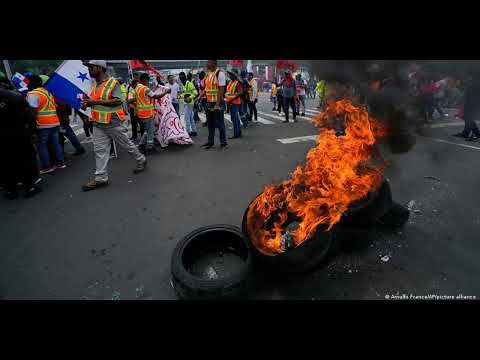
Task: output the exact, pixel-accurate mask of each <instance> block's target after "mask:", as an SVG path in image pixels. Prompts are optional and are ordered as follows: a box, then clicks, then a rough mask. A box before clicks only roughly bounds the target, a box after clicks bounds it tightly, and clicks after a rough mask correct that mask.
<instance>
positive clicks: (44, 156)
mask: <svg viewBox="0 0 480 360" xmlns="http://www.w3.org/2000/svg"><path fill="white" fill-rule="evenodd" d="M59 128H60V127H59V126H55V127H52V128H47V129H38V137H39V139H40V142H39V143H38V144H37V150H38V156H39V157H40V163H41V164H42V169H47V168H49V167H50V166H51V165H53V161H52V162H50V156H49V155H48V146H47V143H48V141H49V140H50V141H51V142H52V145H53V149H54V151H55V157H56V160H57V161H58V162H63V151H62V147H61V146H60V142H59V141H58V129H59Z"/></svg>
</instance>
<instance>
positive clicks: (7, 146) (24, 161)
mask: <svg viewBox="0 0 480 360" xmlns="http://www.w3.org/2000/svg"><path fill="white" fill-rule="evenodd" d="M35 130H36V122H35V118H34V116H33V114H32V111H31V109H30V106H29V104H28V103H27V101H26V100H25V98H24V97H23V96H22V95H20V94H19V93H17V92H15V91H13V87H12V86H11V85H10V83H9V81H8V79H7V77H6V76H5V75H4V74H3V73H2V72H0V162H1V163H2V166H3V167H4V169H5V170H4V171H2V172H1V179H0V182H1V183H2V184H4V186H5V191H6V192H5V197H6V198H7V199H11V200H13V199H15V198H17V197H18V191H17V183H18V182H21V183H22V184H23V187H24V189H25V197H27V198H29V197H32V196H34V195H35V194H37V193H38V192H39V191H40V188H39V187H38V186H37V184H38V183H40V182H41V181H42V179H41V178H39V172H38V166H37V159H36V154H35V149H34V147H33V144H32V138H34V137H35Z"/></svg>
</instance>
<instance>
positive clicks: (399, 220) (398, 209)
mask: <svg viewBox="0 0 480 360" xmlns="http://www.w3.org/2000/svg"><path fill="white" fill-rule="evenodd" d="M409 217H410V210H408V208H406V207H405V206H402V205H400V204H398V203H395V202H394V203H393V205H392V206H391V208H390V210H389V211H388V212H387V213H386V214H385V215H383V216H382V217H380V218H379V219H378V222H379V223H380V224H381V225H384V226H388V227H392V228H398V227H402V226H403V225H405V224H406V222H407V221H408V219H409Z"/></svg>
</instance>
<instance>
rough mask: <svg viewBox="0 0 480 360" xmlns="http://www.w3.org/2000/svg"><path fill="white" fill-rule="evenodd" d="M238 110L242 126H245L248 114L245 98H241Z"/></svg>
mask: <svg viewBox="0 0 480 360" xmlns="http://www.w3.org/2000/svg"><path fill="white" fill-rule="evenodd" d="M238 112H239V114H240V119H241V120H242V123H243V126H244V127H247V124H248V116H249V115H248V104H247V101H246V100H243V99H242V101H241V103H240V107H239V109H238Z"/></svg>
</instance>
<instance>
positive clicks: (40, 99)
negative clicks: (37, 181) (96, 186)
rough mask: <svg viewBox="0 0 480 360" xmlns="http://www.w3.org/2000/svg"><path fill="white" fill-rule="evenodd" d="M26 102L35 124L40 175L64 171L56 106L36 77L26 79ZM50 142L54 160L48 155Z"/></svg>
mask: <svg viewBox="0 0 480 360" xmlns="http://www.w3.org/2000/svg"><path fill="white" fill-rule="evenodd" d="M28 81H29V82H28V89H29V90H30V91H29V92H28V94H27V101H28V103H29V105H30V107H31V108H32V112H33V115H34V116H35V119H36V122H37V131H38V137H39V139H40V141H39V143H38V144H37V149H38V155H39V157H40V162H41V165H42V168H41V170H40V174H47V173H51V172H53V171H55V170H56V169H64V168H66V167H67V166H66V165H65V162H64V157H63V151H62V147H61V146H60V142H59V135H58V132H59V130H60V120H59V118H58V116H57V104H56V103H55V100H54V97H53V95H52V94H51V93H50V92H49V91H48V90H47V89H45V88H44V87H43V81H42V79H41V78H40V76H38V75H32V76H30V77H29V78H28ZM48 142H51V143H52V146H53V150H54V153H55V159H51V158H50V155H49V153H48V147H47V143H48Z"/></svg>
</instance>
